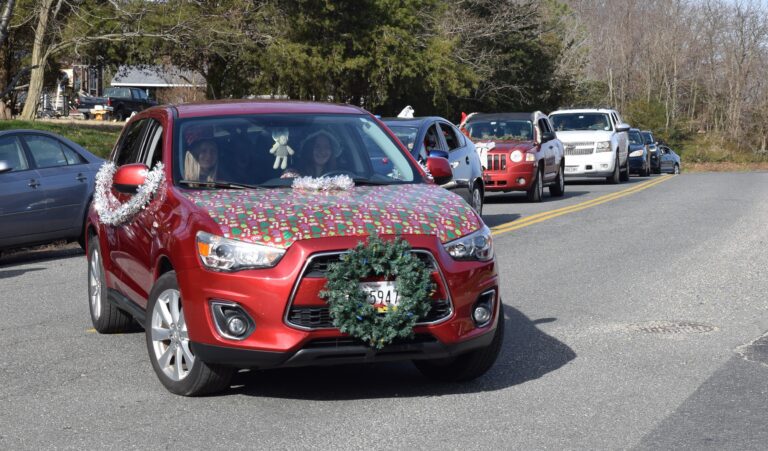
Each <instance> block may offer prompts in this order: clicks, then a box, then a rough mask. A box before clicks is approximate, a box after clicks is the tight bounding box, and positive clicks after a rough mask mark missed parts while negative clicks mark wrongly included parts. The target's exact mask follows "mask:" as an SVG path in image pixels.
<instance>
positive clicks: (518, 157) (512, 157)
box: [509, 150, 523, 163]
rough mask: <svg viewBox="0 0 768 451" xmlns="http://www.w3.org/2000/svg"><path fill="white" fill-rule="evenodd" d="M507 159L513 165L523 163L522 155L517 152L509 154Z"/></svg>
mask: <svg viewBox="0 0 768 451" xmlns="http://www.w3.org/2000/svg"><path fill="white" fill-rule="evenodd" d="M509 159H510V160H512V162H513V163H519V162H521V161H523V153H522V152H520V151H519V150H515V151H514V152H512V153H511V154H509Z"/></svg>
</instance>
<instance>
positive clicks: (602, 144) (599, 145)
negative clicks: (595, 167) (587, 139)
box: [595, 141, 611, 152]
mask: <svg viewBox="0 0 768 451" xmlns="http://www.w3.org/2000/svg"><path fill="white" fill-rule="evenodd" d="M595 150H596V151H597V152H610V151H611V142H610V141H598V142H596V143H595Z"/></svg>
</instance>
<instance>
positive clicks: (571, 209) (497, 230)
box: [491, 177, 672, 236]
mask: <svg viewBox="0 0 768 451" xmlns="http://www.w3.org/2000/svg"><path fill="white" fill-rule="evenodd" d="M671 178H672V177H659V178H655V179H653V180H648V181H647V182H643V183H640V184H639V185H635V186H632V187H631V188H627V189H625V190H621V191H617V192H615V193H610V194H606V195H603V196H600V197H596V198H594V199H592V200H588V201H586V202H581V203H578V204H576V205H570V206H568V207H563V208H558V209H556V210H550V211H544V212H541V213H536V214H535V215H531V216H527V217H525V218H523V219H520V220H517V221H512V222H507V223H504V224H500V225H497V226H495V227H492V228H491V232H492V233H493V235H494V236H499V235H501V234H503V233H507V232H511V231H513V230H518V229H522V228H523V227H528V226H530V225H533V224H537V223H539V222H543V221H546V220H548V219H552V218H556V217H558V216H562V215H567V214H569V213H575V212H577V211H581V210H585V209H587V208H592V207H595V206H597V205H600V204H604V203H606V202H610V201H612V200H616V199H619V198H622V197H624V196H629V195H630V194H635V193H637V192H639V191H642V190H644V189H648V188H650V187H652V186H655V185H658V184H659V183H662V182H665V181H667V180H670V179H671Z"/></svg>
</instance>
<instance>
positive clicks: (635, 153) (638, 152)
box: [629, 149, 643, 157]
mask: <svg viewBox="0 0 768 451" xmlns="http://www.w3.org/2000/svg"><path fill="white" fill-rule="evenodd" d="M629 156H630V157H642V156H643V149H640V150H635V151H633V152H631V153H630V154H629Z"/></svg>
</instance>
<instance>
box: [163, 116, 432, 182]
mask: <svg viewBox="0 0 768 451" xmlns="http://www.w3.org/2000/svg"><path fill="white" fill-rule="evenodd" d="M174 142H175V143H176V145H175V151H174V158H173V160H174V178H175V181H176V183H177V184H180V185H184V186H187V187H194V188H203V187H206V186H207V187H232V188H239V187H243V186H245V187H276V186H290V185H291V183H292V181H293V179H294V178H296V177H302V176H311V177H321V176H327V177H331V176H336V175H347V176H349V177H350V178H352V179H353V180H354V181H355V182H356V183H357V184H367V183H369V184H393V183H407V182H414V181H420V177H419V175H418V173H417V171H416V170H415V169H414V167H412V166H411V163H410V162H409V160H408V158H407V157H406V156H405V155H404V154H403V152H402V150H400V148H399V147H398V146H397V145H396V144H395V142H394V141H393V140H392V139H391V138H390V137H389V135H388V134H387V133H386V132H385V131H384V130H383V129H382V128H381V127H379V125H377V124H376V122H374V121H373V119H371V118H370V117H368V116H366V115H351V114H348V115H327V114H323V115H318V114H274V115H266V114H259V115H252V116H219V117H207V118H193V119H184V120H181V121H179V122H178V126H177V127H176V129H175V136H174ZM382 157H386V158H387V161H388V164H386V165H382V164H377V162H378V161H379V160H381V158H382ZM195 182H197V183H195ZM225 185H238V186H225Z"/></svg>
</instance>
